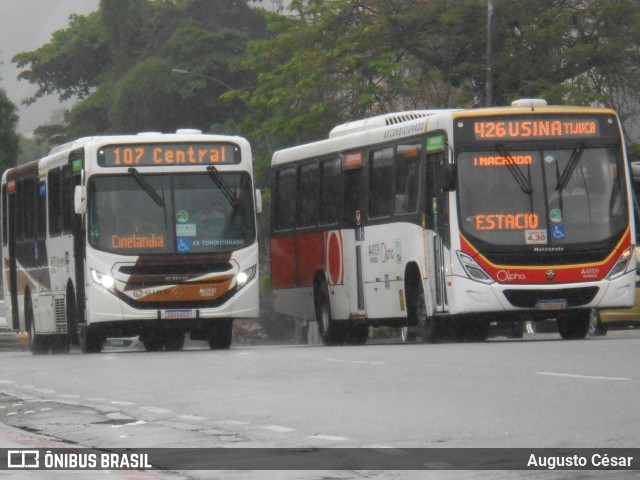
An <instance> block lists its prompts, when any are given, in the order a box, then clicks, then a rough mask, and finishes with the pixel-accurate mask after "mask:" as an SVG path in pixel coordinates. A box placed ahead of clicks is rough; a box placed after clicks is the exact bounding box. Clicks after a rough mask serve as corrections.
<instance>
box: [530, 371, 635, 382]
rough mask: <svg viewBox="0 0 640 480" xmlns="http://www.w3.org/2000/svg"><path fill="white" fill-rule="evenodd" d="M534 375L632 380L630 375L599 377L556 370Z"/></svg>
mask: <svg viewBox="0 0 640 480" xmlns="http://www.w3.org/2000/svg"><path fill="white" fill-rule="evenodd" d="M536 375H546V376H549V377H565V378H582V379H586V380H612V381H624V380H633V379H632V378H630V377H601V376H598V375H576V374H574V373H558V372H536Z"/></svg>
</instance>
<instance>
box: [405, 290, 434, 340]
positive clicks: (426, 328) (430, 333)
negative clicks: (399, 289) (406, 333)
mask: <svg viewBox="0 0 640 480" xmlns="http://www.w3.org/2000/svg"><path fill="white" fill-rule="evenodd" d="M413 292H414V293H413V295H412V298H411V299H410V300H409V301H410V302H411V305H410V311H409V314H410V315H415V317H416V325H417V327H416V328H417V329H418V331H419V333H420V336H421V337H422V340H423V341H424V342H426V343H438V342H439V341H440V340H441V338H442V332H441V330H442V327H441V325H440V321H439V320H438V319H437V318H436V317H429V316H428V315H427V302H426V300H425V298H424V290H423V289H422V283H420V284H419V286H418V288H416V289H415V290H414V291H413ZM414 340H415V337H414Z"/></svg>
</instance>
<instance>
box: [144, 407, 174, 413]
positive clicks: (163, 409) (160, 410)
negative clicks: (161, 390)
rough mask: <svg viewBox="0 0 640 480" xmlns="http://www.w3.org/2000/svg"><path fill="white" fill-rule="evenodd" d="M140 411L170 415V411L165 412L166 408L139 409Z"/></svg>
mask: <svg viewBox="0 0 640 480" xmlns="http://www.w3.org/2000/svg"><path fill="white" fill-rule="evenodd" d="M140 408H141V409H142V410H146V411H147V412H151V413H171V410H167V409H166V408H158V407H140Z"/></svg>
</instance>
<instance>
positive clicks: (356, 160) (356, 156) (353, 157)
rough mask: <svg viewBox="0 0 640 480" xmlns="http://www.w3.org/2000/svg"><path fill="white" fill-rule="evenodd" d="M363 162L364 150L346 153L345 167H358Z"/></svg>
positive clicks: (346, 168)
mask: <svg viewBox="0 0 640 480" xmlns="http://www.w3.org/2000/svg"><path fill="white" fill-rule="evenodd" d="M362 164H363V157H362V152H355V153H346V154H345V155H344V162H343V168H344V169H345V170H348V169H350V168H358V167H361V166H362Z"/></svg>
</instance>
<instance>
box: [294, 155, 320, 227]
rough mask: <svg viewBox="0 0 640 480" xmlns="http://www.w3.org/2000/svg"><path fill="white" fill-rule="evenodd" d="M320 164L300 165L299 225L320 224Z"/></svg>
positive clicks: (310, 225) (311, 225)
mask: <svg viewBox="0 0 640 480" xmlns="http://www.w3.org/2000/svg"><path fill="white" fill-rule="evenodd" d="M319 170H320V166H319V164H318V162H313V163H309V164H306V165H302V166H301V167H300V188H299V189H298V192H299V198H298V224H297V225H298V227H313V226H315V225H317V224H318V218H319V210H320V205H319V202H320V178H319V175H318V173H319Z"/></svg>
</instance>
